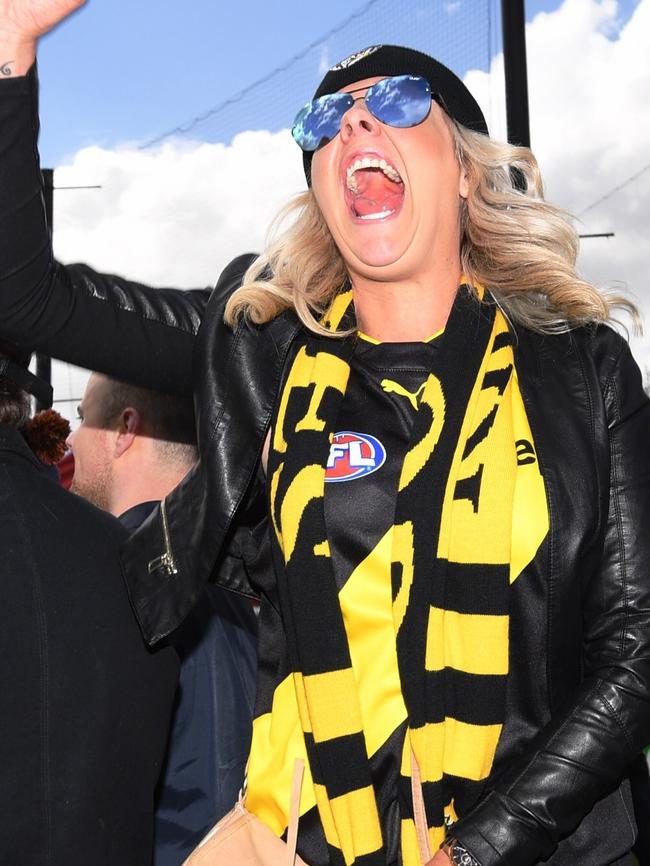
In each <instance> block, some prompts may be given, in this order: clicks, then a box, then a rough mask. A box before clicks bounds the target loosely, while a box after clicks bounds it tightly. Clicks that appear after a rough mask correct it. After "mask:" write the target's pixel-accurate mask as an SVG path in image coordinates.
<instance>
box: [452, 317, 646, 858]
mask: <svg viewBox="0 0 650 866" xmlns="http://www.w3.org/2000/svg"><path fill="white" fill-rule="evenodd" d="M585 355H586V356H590V358H591V360H586V361H585V365H586V366H588V365H589V364H591V365H592V369H594V370H595V373H596V375H594V376H593V377H592V378H593V380H594V382H596V381H598V384H599V387H600V394H593V395H592V397H593V401H594V409H593V413H594V417H595V418H596V419H598V416H599V414H600V415H601V416H602V415H603V414H604V418H605V419H606V431H607V432H606V436H607V439H608V442H609V479H607V478H605V479H603V480H602V483H606V484H607V483H608V485H609V504H608V512H607V517H606V523H605V524H604V538H603V539H601V543H602V547H601V548H600V550H599V552H600V563H599V566H598V567H597V568H596V570H595V572H593V573H592V574H591V576H590V578H589V579H588V580H587V581H586V583H585V586H584V588H583V592H582V599H583V602H582V613H583V620H584V631H583V671H584V677H583V681H582V683H581V686H580V688H579V690H578V691H577V693H576V694H575V696H574V699H573V700H572V701H571V702H570V704H569V705H568V706H565V707H564V708H562V709H561V710H560V711H559V712H558V713H555V714H554V715H553V717H552V718H551V719H550V721H549V723H548V724H547V725H546V727H544V728H543V729H542V730H541V731H540V733H539V734H538V736H537V737H536V738H535V740H534V741H533V742H532V743H531V744H530V745H529V746H528V748H527V749H526V750H525V752H524V754H523V755H522V757H521V759H520V760H518V761H517V762H516V763H515V765H514V766H513V767H511V768H509V769H508V771H507V772H506V773H505V774H504V775H502V776H501V777H500V778H499V779H498V781H497V782H496V783H495V785H494V787H493V788H492V789H491V790H490V792H489V793H488V794H487V795H486V796H485V798H484V799H483V800H482V801H481V802H480V803H479V804H478V805H477V807H476V808H475V809H474V810H473V811H472V812H471V813H470V814H469V815H467V816H466V817H464V818H463V819H462V820H460V821H459V822H458V823H457V824H456V825H455V827H454V835H456V836H458V838H459V839H460V840H461V841H462V842H463V844H465V845H466V846H467V848H468V850H469V851H470V852H471V853H472V854H473V855H474V856H475V857H476V858H477V859H478V860H479V862H480V863H481V864H482V866H492V864H497V863H499V864H508V866H532V864H536V863H538V862H540V861H541V860H545V859H547V858H548V857H549V856H550V855H551V854H552V853H553V851H554V850H555V849H556V847H557V844H558V842H559V841H560V840H561V839H562V838H564V837H566V836H568V835H569V834H570V833H571V832H572V831H573V830H574V829H575V828H576V827H577V826H578V825H579V823H580V822H581V820H582V819H583V818H584V816H585V815H586V814H587V813H588V812H589V811H590V810H591V808H592V806H593V805H594V803H595V802H596V801H597V800H600V799H601V798H602V797H604V796H605V795H607V794H608V793H610V792H611V791H612V790H613V789H615V788H616V787H617V786H618V784H619V783H620V780H621V779H622V778H623V777H624V776H625V773H626V769H627V767H628V766H629V765H630V763H631V761H632V760H633V759H634V758H635V757H636V756H637V755H638V754H639V752H640V751H641V748H642V747H643V746H645V745H646V743H647V741H648V740H650V531H649V527H650V402H649V401H648V397H647V396H646V395H645V394H644V391H643V388H642V384H641V377H640V374H639V370H638V368H637V366H636V364H635V362H634V361H633V359H632V356H631V354H630V351H629V348H628V347H627V344H625V343H624V341H623V340H621V339H620V338H619V337H617V336H616V335H614V334H613V333H612V332H611V331H610V330H609V329H608V328H601V329H598V331H597V336H596V337H595V338H594V339H593V341H592V346H591V351H590V352H587V353H585ZM587 378H589V376H588V377H587ZM599 401H600V402H599ZM592 420H593V419H592ZM597 423H598V421H595V422H594V428H595V427H596V425H597ZM551 517H552V516H551ZM560 556H561V553H560ZM571 579H573V577H572V578H571ZM575 579H579V578H578V576H575Z"/></svg>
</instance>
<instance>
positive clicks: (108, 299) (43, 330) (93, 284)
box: [0, 68, 210, 396]
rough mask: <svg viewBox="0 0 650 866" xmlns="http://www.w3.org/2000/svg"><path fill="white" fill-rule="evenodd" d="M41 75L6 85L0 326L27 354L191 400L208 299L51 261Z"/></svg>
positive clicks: (0, 153)
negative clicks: (40, 143)
mask: <svg viewBox="0 0 650 866" xmlns="http://www.w3.org/2000/svg"><path fill="white" fill-rule="evenodd" d="M37 90H38V88H37V78H36V71H35V68H32V70H31V71H30V73H29V74H28V75H27V76H25V77H21V78H8V79H4V80H0V129H1V130H2V134H1V135H0V322H1V323H2V335H3V336H4V337H6V338H9V339H12V340H14V341H15V342H18V343H20V344H22V345H24V346H26V347H27V348H30V349H37V350H39V351H42V352H45V353H47V354H49V355H52V356H53V357H56V358H61V359H62V360H65V361H69V362H71V363H74V364H78V365H80V366H83V367H87V368H89V369H94V370H99V371H101V372H104V373H107V374H109V375H112V376H116V377H118V378H122V379H127V380H129V381H131V382H133V383H135V384H139V385H143V386H146V387H150V388H158V389H159V390H163V391H166V392H171V393H178V394H183V395H188V396H189V395H190V394H191V393H192V353H193V348H194V342H195V336H196V333H197V331H198V329H199V326H200V323H201V317H202V315H203V311H204V309H205V306H206V304H207V300H208V298H209V294H210V293H209V291H207V290H199V291H187V292H186V291H181V290H174V289H153V288H151V287H147V286H142V285H139V284H138V283H134V282H131V281H128V280H125V279H122V278H121V277H117V276H109V275H106V274H99V273H97V272H96V271H93V270H92V269H91V268H88V267H85V266H82V265H70V266H66V267H64V266H63V265H60V264H58V263H57V262H56V261H54V259H53V257H52V250H51V243H50V236H49V231H48V228H47V225H46V221H45V212H44V207H43V194H42V178H41V173H40V167H39V162H38V152H37V136H38V105H37V103H38V99H37Z"/></svg>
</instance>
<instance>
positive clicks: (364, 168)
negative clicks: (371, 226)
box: [345, 156, 404, 220]
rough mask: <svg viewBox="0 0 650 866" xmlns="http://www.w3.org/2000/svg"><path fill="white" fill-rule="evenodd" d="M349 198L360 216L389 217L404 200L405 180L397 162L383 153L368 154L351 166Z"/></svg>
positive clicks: (359, 217)
mask: <svg viewBox="0 0 650 866" xmlns="http://www.w3.org/2000/svg"><path fill="white" fill-rule="evenodd" d="M345 186H346V190H345V199H346V202H347V204H348V207H349V208H350V210H351V211H352V214H353V215H354V216H355V217H356V218H357V219H360V220H378V219H385V218H387V217H389V216H392V215H393V214H396V213H397V212H398V211H399V210H400V209H401V207H402V203H403V201H404V182H403V181H402V178H401V177H400V174H399V172H398V171H397V169H396V168H395V166H393V165H391V164H390V163H389V162H387V161H386V160H385V159H381V158H380V157H372V156H364V157H361V158H359V159H356V160H355V161H354V162H353V163H352V164H351V165H349V166H348V169H347V172H346V182H345Z"/></svg>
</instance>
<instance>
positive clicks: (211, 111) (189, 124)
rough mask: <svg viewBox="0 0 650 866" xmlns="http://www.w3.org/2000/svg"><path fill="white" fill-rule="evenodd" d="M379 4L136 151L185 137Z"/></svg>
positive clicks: (370, 4) (371, 1)
mask: <svg viewBox="0 0 650 866" xmlns="http://www.w3.org/2000/svg"><path fill="white" fill-rule="evenodd" d="M377 2H379V0H368V2H366V3H364V4H363V6H361V7H359V8H358V9H357V10H356V11H355V12H352V13H351V14H350V15H348V17H347V18H346V19H345V20H343V21H341V22H340V23H339V24H337V25H336V26H335V27H332V29H331V30H328V31H327V33H325V34H324V35H323V36H320V37H319V38H318V39H315V40H314V41H313V42H311V43H310V44H309V45H308V46H307V47H306V48H303V50H302V51H300V52H298V53H297V54H294V55H293V57H290V58H289V60H287V61H285V63H282V64H280V66H276V67H275V69H272V70H271V71H270V72H268V73H267V74H266V75H264V76H263V77H262V78H258V79H257V81H254V82H253V83H252V84H249V85H248V86H247V87H244V89H243V90H240V91H239V93H236V94H234V95H233V96H229V97H228V98H227V99H224V100H223V102H220V103H218V105H215V106H213V107H212V108H208V109H207V111H204V112H203V113H202V114H198V115H197V116H196V117H193V118H192V119H191V120H188V121H186V122H185V123H182V124H180V125H179V126H176V127H174V129H170V130H168V131H167V132H162V133H160V135H157V136H156V137H155V138H152V139H150V140H149V141H146V142H145V143H144V144H142V145H140V147H139V148H138V150H147V149H148V148H150V147H153V146H154V145H156V144H160V143H161V142H163V141H164V140H165V139H167V138H170V137H171V136H173V135H185V134H186V133H188V132H190V131H191V130H192V129H194V127H195V126H198V124H200V123H203V122H204V121H206V120H207V119H208V118H210V117H214V116H215V114H219V112H221V111H223V110H224V109H225V108H227V107H228V106H230V105H234V104H235V103H237V102H241V100H242V99H244V98H245V97H246V96H247V95H248V94H249V93H250V92H251V91H252V90H255V88H257V87H259V86H260V85H262V84H266V83H267V81H270V80H271V78H273V76H274V75H278V74H279V73H280V72H286V71H287V69H289V67H290V66H292V65H293V64H294V63H297V62H298V61H299V60H302V59H303V57H305V56H306V55H307V54H308V53H309V52H310V51H312V50H313V49H314V48H317V47H318V46H319V45H320V44H321V43H323V42H325V41H326V40H327V39H329V38H330V37H331V36H334V35H335V34H336V33H339V32H340V31H341V30H343V29H344V28H345V27H347V26H348V24H349V23H350V22H351V21H354V20H355V19H356V18H361V17H362V16H363V15H365V14H366V12H368V11H369V10H370V9H371V8H372V7H373V6H374V5H375V3H377Z"/></svg>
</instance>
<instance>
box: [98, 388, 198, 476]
mask: <svg viewBox="0 0 650 866" xmlns="http://www.w3.org/2000/svg"><path fill="white" fill-rule="evenodd" d="M104 379H105V380H106V382H107V386H106V388H105V390H104V391H103V399H102V401H101V404H100V414H101V417H100V423H102V424H103V425H105V426H106V427H110V426H111V425H112V424H113V422H114V421H115V420H116V419H117V418H118V417H119V415H120V413H121V412H123V411H124V409H126V408H127V407H132V408H133V409H137V411H138V412H139V414H140V417H141V421H142V432H143V433H144V434H145V435H146V436H148V437H149V438H151V439H153V440H156V442H157V445H158V449H159V453H160V456H161V459H163V460H166V461H170V462H183V463H194V462H195V461H196V459H197V457H198V453H197V446H196V427H195V423H194V406H193V404H192V400H191V399H190V398H188V397H178V396H177V395H175V394H163V393H162V392H160V391H152V390H150V389H149V388H140V387H138V386H136V385H129V384H128V383H127V382H122V381H120V380H119V379H113V378H111V377H109V376H105V377H104Z"/></svg>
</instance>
